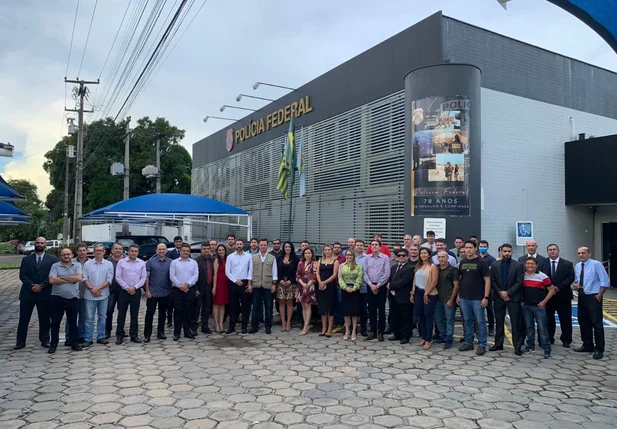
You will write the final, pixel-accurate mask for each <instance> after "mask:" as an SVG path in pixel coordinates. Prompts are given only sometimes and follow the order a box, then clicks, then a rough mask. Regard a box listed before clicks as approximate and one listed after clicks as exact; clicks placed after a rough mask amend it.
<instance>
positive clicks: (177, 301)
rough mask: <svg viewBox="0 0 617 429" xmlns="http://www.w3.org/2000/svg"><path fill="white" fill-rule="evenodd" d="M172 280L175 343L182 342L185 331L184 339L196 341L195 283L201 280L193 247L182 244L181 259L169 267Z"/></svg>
mask: <svg viewBox="0 0 617 429" xmlns="http://www.w3.org/2000/svg"><path fill="white" fill-rule="evenodd" d="M169 278H170V279H171V285H172V291H171V299H172V302H173V306H174V341H178V340H180V331H182V329H184V338H189V339H191V340H194V339H195V334H194V332H193V331H192V329H191V316H192V312H193V301H195V291H196V290H197V288H196V287H195V283H197V279H198V278H199V268H198V267H197V262H195V260H194V259H192V258H191V246H189V245H188V244H186V243H182V246H181V247H180V258H178V259H174V260H173V261H172V262H171V266H170V267H169Z"/></svg>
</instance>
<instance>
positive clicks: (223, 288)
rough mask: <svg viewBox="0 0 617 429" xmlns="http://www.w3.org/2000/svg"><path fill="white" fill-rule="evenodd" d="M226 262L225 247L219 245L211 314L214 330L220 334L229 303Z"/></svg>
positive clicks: (215, 264)
mask: <svg viewBox="0 0 617 429" xmlns="http://www.w3.org/2000/svg"><path fill="white" fill-rule="evenodd" d="M226 260H227V247H225V246H224V245H222V244H219V245H218V246H217V247H216V259H215V260H214V288H212V306H213V307H212V310H213V311H212V313H213V318H214V330H215V331H216V332H217V333H219V334H222V333H223V332H225V330H224V329H223V319H225V304H227V303H228V302H229V290H228V289H227V288H228V284H229V280H227V276H226V275H225V261H226Z"/></svg>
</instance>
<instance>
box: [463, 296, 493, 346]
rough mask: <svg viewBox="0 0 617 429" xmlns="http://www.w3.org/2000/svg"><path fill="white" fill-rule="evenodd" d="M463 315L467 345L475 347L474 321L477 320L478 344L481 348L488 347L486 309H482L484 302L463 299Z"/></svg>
mask: <svg viewBox="0 0 617 429" xmlns="http://www.w3.org/2000/svg"><path fill="white" fill-rule="evenodd" d="M461 313H462V314H463V319H464V320H465V344H469V345H473V337H474V329H473V321H474V320H475V321H476V323H477V324H478V344H479V345H480V347H486V346H487V345H488V343H487V336H488V329H487V327H486V309H485V308H484V307H482V301H481V300H472V299H463V298H461Z"/></svg>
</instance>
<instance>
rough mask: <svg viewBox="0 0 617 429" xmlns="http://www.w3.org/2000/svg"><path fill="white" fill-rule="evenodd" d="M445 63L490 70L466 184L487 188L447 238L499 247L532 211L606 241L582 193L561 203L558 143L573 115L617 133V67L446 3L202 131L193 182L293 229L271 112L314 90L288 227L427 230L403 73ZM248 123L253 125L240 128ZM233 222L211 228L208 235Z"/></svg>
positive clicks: (262, 230)
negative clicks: (445, 11)
mask: <svg viewBox="0 0 617 429" xmlns="http://www.w3.org/2000/svg"><path fill="white" fill-rule="evenodd" d="M441 63H468V64H472V65H475V66H477V67H479V68H480V69H481V70H482V78H481V85H482V89H481V99H482V112H481V117H482V119H481V126H482V141H481V142H480V144H479V145H478V146H479V147H481V154H482V155H481V163H482V173H481V189H480V194H479V195H477V194H476V195H472V196H471V198H473V199H474V201H473V202H474V203H477V202H478V201H479V202H480V203H479V204H478V206H479V207H480V223H479V230H475V229H474V230H461V231H451V230H448V236H447V237H446V238H447V239H448V240H449V241H451V240H452V239H453V238H454V235H463V236H468V235H470V234H475V235H481V236H482V237H483V238H486V239H488V240H489V241H490V242H491V244H492V246H491V247H497V245H498V244H499V243H501V242H504V241H510V242H511V241H514V223H515V221H517V220H531V221H533V222H534V226H535V230H536V233H534V237H537V240H538V242H539V244H540V246H545V245H546V244H548V242H549V241H551V242H553V241H556V242H560V243H562V247H565V248H566V249H567V250H566V252H569V253H573V252H574V250H573V248H575V247H576V245H580V243H587V244H588V245H590V246H595V247H598V246H599V245H600V244H599V243H594V239H595V236H594V234H593V232H592V231H593V229H594V228H593V222H594V220H593V219H592V218H591V217H589V216H588V214H587V207H582V206H581V207H577V206H567V207H566V206H565V202H564V198H565V196H564V190H563V177H564V158H563V157H564V149H563V147H564V142H565V141H569V140H572V129H573V124H576V125H575V127H576V131H577V132H586V133H588V134H592V135H596V136H598V135H606V134H615V133H617V103H615V100H616V99H617V90H616V88H617V75H616V74H615V73H613V72H610V71H607V70H603V69H600V68H597V67H593V66H591V65H588V64H585V63H582V62H580V61H576V60H573V59H570V58H567V57H563V56H560V55H557V54H555V53H552V52H549V51H546V50H543V49H540V48H537V47H534V46H531V45H528V44H525V43H522V42H520V41H516V40H513V39H510V38H507V37H504V36H501V35H498V34H495V33H492V32H489V31H486V30H483V29H481V28H478V27H475V26H472V25H469V24H466V23H463V22H460V21H457V20H455V19H452V18H448V17H445V16H442V14H441V13H440V12H439V13H436V14H434V15H432V16H430V17H428V18H426V19H425V20H423V21H421V22H419V23H417V24H416V25H414V26H412V27H410V28H408V29H406V30H404V31H402V32H401V33H399V34H397V35H395V36H393V37H392V38H390V39H388V40H386V41H384V42H382V43H380V44H379V45H377V46H375V47H373V48H371V49H369V50H368V51H366V52H364V53H362V54H360V55H358V56H357V57H355V58H352V59H351V60H349V61H347V62H345V63H343V64H341V65H340V66H338V67H336V68H334V69H333V70H331V71H329V72H327V73H325V74H324V75H322V76H320V77H318V78H317V79H315V80H313V81H311V82H309V83H307V84H306V85H303V86H302V87H300V88H298V90H297V91H293V92H291V93H289V94H287V95H286V96H284V97H282V98H280V99H279V100H277V101H275V102H273V103H270V104H268V105H267V106H265V107H264V108H262V109H260V110H259V111H257V112H254V113H253V114H251V115H249V116H247V117H245V118H244V119H242V120H240V121H238V122H236V123H233V124H231V125H230V126H228V127H226V128H223V129H221V130H220V131H219V132H217V133H214V134H212V135H210V136H208V137H206V138H205V139H203V140H201V141H199V142H196V143H195V144H194V145H193V171H192V193H193V194H196V195H203V196H207V197H210V198H215V199H218V200H221V201H224V202H227V203H230V204H233V205H235V206H238V207H241V208H243V209H245V210H246V211H248V212H250V213H251V214H252V215H253V232H254V235H256V236H263V237H267V238H270V239H272V238H279V237H280V238H283V239H284V238H286V237H287V234H288V231H289V228H290V225H289V224H288V220H287V219H288V207H289V206H288V201H286V200H284V199H283V198H282V195H281V193H280V192H279V191H278V190H277V189H276V182H277V172H278V166H279V163H280V159H281V152H282V146H283V144H284V135H285V133H286V132H287V129H288V126H289V124H288V123H286V122H285V123H282V124H280V125H278V126H274V127H272V126H269V125H268V120H270V125H271V124H272V122H273V120H272V116H271V115H272V113H273V112H277V111H279V109H280V110H282V111H283V112H284V108H285V106H290V105H291V104H292V103H294V102H296V103H297V102H298V101H299V100H301V99H303V98H304V97H305V96H309V97H310V106H311V108H312V110H311V111H310V112H308V113H305V114H303V115H302V116H300V117H299V118H297V120H296V121H295V133H296V142H299V141H300V139H304V146H305V161H306V169H307V194H306V195H305V196H303V197H301V198H297V192H298V183H297V181H296V185H295V187H294V195H295V196H296V198H294V206H293V216H292V240H293V241H294V242H299V241H301V240H304V239H307V240H309V241H310V242H312V243H325V242H333V241H345V240H346V239H347V238H348V237H359V238H364V239H368V238H371V237H372V236H373V234H376V233H380V234H381V235H382V236H383V238H384V241H385V242H386V243H388V244H390V245H392V244H395V243H400V242H401V241H402V237H403V235H404V234H405V233H411V234H416V233H420V234H421V233H422V228H423V225H422V223H421V222H420V221H419V220H414V219H413V217H411V216H410V213H409V210H408V208H407V209H406V202H405V201H406V200H405V199H406V198H407V196H408V195H409V189H408V185H406V177H408V176H409V172H408V168H406V166H405V162H406V161H405V160H406V156H405V153H406V151H405V131H406V129H405V128H406V127H405V109H406V107H407V101H406V99H405V93H404V77H405V75H406V74H407V73H408V72H409V71H411V70H413V69H416V68H419V67H423V66H427V65H433V64H441ZM283 116H284V115H283ZM279 119H280V118H279ZM262 121H263V124H265V125H261V124H260V122H262ZM274 121H276V120H274ZM253 122H255V123H256V125H253ZM277 122H279V123H280V122H282V121H277ZM260 125H261V127H262V129H261V130H260ZM246 127H248V128H246ZM241 129H245V130H248V134H249V135H250V134H252V135H253V136H252V137H250V138H248V139H244V140H243V141H239V139H238V138H237V137H238V134H237V133H238V131H239V130H241ZM230 130H231V131H230ZM229 134H231V135H232V137H233V141H232V143H233V148H232V149H231V151H228V143H230V142H229V138H228V135H229ZM228 232H230V231H229V230H228V229H227V228H225V229H222V228H219V229H217V228H215V229H214V230H210V231H207V232H204V235H208V237H204V238H209V237H213V238H224V237H225V236H226V234H227V233H228ZM231 232H235V231H231ZM592 243H593V245H592ZM519 253H520V252H519ZM564 256H566V255H564ZM567 256H568V257H570V258H572V257H573V255H571V254H567Z"/></svg>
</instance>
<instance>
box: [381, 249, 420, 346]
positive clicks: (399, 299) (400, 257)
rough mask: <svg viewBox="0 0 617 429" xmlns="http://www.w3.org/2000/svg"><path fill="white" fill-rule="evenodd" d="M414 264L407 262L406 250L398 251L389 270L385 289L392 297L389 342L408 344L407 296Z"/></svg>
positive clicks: (410, 322)
mask: <svg viewBox="0 0 617 429" xmlns="http://www.w3.org/2000/svg"><path fill="white" fill-rule="evenodd" d="M414 269H415V264H412V263H410V262H409V252H408V251H407V249H400V250H398V251H397V252H396V264H394V265H393V266H392V267H391V268H390V280H389V282H388V284H387V289H388V291H389V293H390V295H392V296H393V297H394V300H393V301H394V302H395V304H396V305H393V306H392V307H391V308H390V311H391V312H392V332H393V333H394V335H393V336H391V337H389V338H388V340H390V341H400V342H401V344H408V343H409V338H410V337H411V326H412V321H411V318H412V313H411V302H410V301H409V295H410V294H411V286H412V283H413V276H414Z"/></svg>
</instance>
